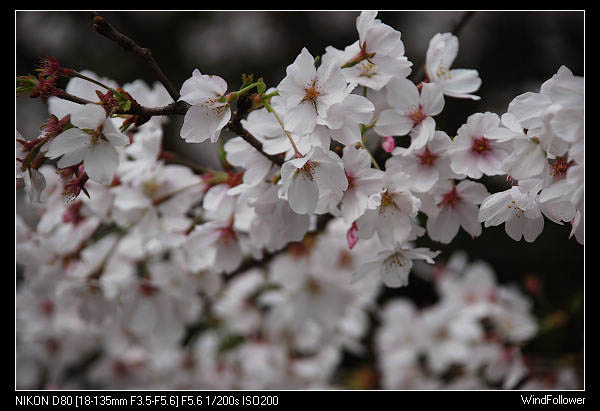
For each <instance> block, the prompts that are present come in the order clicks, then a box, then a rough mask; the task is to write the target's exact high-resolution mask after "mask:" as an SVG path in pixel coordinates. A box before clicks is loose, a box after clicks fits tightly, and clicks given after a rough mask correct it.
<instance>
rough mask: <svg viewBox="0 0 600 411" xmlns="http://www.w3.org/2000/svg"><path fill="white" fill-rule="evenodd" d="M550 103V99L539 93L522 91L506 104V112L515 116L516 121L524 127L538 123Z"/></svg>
mask: <svg viewBox="0 0 600 411" xmlns="http://www.w3.org/2000/svg"><path fill="white" fill-rule="evenodd" d="M551 104H552V101H551V100H550V99H549V98H548V97H547V96H544V95H542V94H539V93H532V92H528V93H524V94H521V95H519V96H517V97H515V98H514V99H513V100H512V101H511V102H510V104H509V105H508V112H509V113H511V114H513V115H514V116H515V119H516V121H518V122H519V123H521V124H523V126H524V127H526V128H533V126H534V125H540V124H541V120H540V119H539V117H540V115H541V114H542V112H543V111H544V110H545V109H546V108H547V107H548V106H550V105H551Z"/></svg>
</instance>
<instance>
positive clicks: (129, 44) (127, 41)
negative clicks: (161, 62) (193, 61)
mask: <svg viewBox="0 0 600 411" xmlns="http://www.w3.org/2000/svg"><path fill="white" fill-rule="evenodd" d="M92 20H93V21H94V28H95V29H96V31H97V32H98V33H100V34H102V35H103V36H105V37H107V38H108V39H110V40H112V41H114V42H115V43H117V44H118V45H119V46H121V47H122V48H123V49H124V50H125V51H128V52H130V53H133V54H134V55H136V56H138V57H139V58H141V59H142V60H144V61H145V62H146V64H148V66H150V69H151V70H152V71H153V72H154V74H155V75H156V77H157V78H158V80H159V81H160V82H161V83H162V85H163V86H165V89H166V90H167V92H168V93H169V95H170V96H171V98H172V99H173V101H177V100H179V97H180V95H179V92H178V91H177V90H176V89H175V87H173V85H172V84H171V82H170V81H169V79H168V78H167V77H166V76H165V75H164V73H163V72H162V70H161V69H160V67H159V66H158V64H156V61H155V60H154V57H152V52H151V51H150V49H147V48H143V47H140V46H138V45H137V44H136V43H135V41H133V40H132V39H131V38H129V37H127V36H126V35H124V34H121V33H119V32H118V31H117V30H115V28H114V27H113V26H111V25H110V23H109V22H108V21H106V19H104V17H102V16H100V15H99V14H98V13H96V12H92Z"/></svg>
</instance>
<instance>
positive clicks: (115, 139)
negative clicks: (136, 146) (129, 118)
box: [102, 119, 129, 146]
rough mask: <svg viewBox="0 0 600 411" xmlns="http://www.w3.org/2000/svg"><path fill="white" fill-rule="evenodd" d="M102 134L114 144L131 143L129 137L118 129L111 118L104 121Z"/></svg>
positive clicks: (123, 144)
mask: <svg viewBox="0 0 600 411" xmlns="http://www.w3.org/2000/svg"><path fill="white" fill-rule="evenodd" d="M102 134H103V135H104V137H106V139H107V140H108V141H110V143H111V144H112V145H113V146H125V145H127V144H129V137H127V136H126V135H125V134H123V133H121V132H120V131H119V130H117V128H116V127H115V125H114V124H113V122H112V121H111V120H110V119H106V120H105V121H104V124H103V125H102Z"/></svg>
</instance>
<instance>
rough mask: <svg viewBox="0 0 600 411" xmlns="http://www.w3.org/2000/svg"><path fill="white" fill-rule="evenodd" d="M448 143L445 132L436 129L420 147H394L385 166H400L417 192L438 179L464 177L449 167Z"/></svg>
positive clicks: (433, 183) (428, 186)
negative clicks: (429, 138)
mask: <svg viewBox="0 0 600 411" xmlns="http://www.w3.org/2000/svg"><path fill="white" fill-rule="evenodd" d="M450 143H451V140H450V137H448V135H447V134H446V133H444V132H443V131H436V132H435V133H434V135H433V138H432V139H431V140H430V141H429V142H428V143H427V144H426V145H425V146H423V147H421V148H420V149H417V150H409V149H406V148H404V147H396V148H395V149H394V151H393V152H392V155H393V156H392V157H391V158H390V159H388V160H387V162H386V167H395V166H398V167H402V169H403V170H404V171H405V172H406V173H407V174H409V175H410V176H411V177H412V179H411V188H412V189H413V190H414V191H417V192H427V191H429V190H430V189H431V187H433V186H434V185H435V183H436V182H437V181H438V180H439V179H443V178H464V175H461V174H456V173H455V172H453V171H452V169H451V168H450V157H448V154H447V151H448V147H449V146H450Z"/></svg>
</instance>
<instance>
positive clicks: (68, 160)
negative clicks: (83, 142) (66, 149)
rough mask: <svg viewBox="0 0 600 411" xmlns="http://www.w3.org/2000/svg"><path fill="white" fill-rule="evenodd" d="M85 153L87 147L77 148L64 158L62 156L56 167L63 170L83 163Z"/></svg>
mask: <svg viewBox="0 0 600 411" xmlns="http://www.w3.org/2000/svg"><path fill="white" fill-rule="evenodd" d="M87 152H88V148H87V146H86V147H83V148H78V149H77V150H75V151H71V152H70V153H67V154H65V155H64V156H62V157H61V158H60V160H58V163H57V164H56V165H57V167H58V168H65V167H70V166H74V165H75V164H79V163H81V162H82V161H83V159H84V158H85V155H86V154H87Z"/></svg>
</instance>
